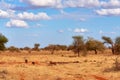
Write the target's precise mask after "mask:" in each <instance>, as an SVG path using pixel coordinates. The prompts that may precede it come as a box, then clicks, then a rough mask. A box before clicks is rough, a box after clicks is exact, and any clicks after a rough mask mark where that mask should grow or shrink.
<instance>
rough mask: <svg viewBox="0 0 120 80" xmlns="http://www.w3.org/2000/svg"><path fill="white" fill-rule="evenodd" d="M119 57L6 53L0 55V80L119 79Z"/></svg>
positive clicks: (57, 53)
mask: <svg viewBox="0 0 120 80" xmlns="http://www.w3.org/2000/svg"><path fill="white" fill-rule="evenodd" d="M81 54H82V53H81ZM118 56H119V55H112V53H111V52H110V51H109V50H107V51H105V52H103V53H99V54H97V55H95V54H93V52H89V53H88V55H87V56H82V55H81V56H80V57H76V56H75V54H74V53H72V52H71V51H57V52H55V54H53V55H51V54H50V52H49V51H33V52H32V53H28V52H27V51H21V52H9V51H5V52H1V53H0V80H120V71H119V70H115V60H116V57H118Z"/></svg>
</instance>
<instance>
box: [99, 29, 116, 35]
mask: <svg viewBox="0 0 120 80" xmlns="http://www.w3.org/2000/svg"><path fill="white" fill-rule="evenodd" d="M99 34H101V35H102V34H116V32H113V31H112V32H104V31H102V30H100V31H99Z"/></svg>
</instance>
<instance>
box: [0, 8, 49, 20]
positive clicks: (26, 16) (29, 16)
mask: <svg viewBox="0 0 120 80" xmlns="http://www.w3.org/2000/svg"><path fill="white" fill-rule="evenodd" d="M0 18H12V19H21V20H49V19H51V17H50V16H48V15H47V13H45V12H39V13H37V14H34V13H32V12H31V13H28V12H23V13H18V14H15V11H14V10H7V11H5V10H0Z"/></svg>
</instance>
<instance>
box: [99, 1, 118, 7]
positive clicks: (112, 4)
mask: <svg viewBox="0 0 120 80" xmlns="http://www.w3.org/2000/svg"><path fill="white" fill-rule="evenodd" d="M101 6H102V7H106V8H118V7H120V0H109V1H108V2H105V1H101Z"/></svg>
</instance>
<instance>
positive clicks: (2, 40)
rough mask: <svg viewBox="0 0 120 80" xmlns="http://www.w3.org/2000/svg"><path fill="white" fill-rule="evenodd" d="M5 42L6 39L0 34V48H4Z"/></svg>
mask: <svg viewBox="0 0 120 80" xmlns="http://www.w3.org/2000/svg"><path fill="white" fill-rule="evenodd" d="M7 42H8V39H7V38H6V37H5V36H4V35H2V34H0V50H4V49H5V43H7Z"/></svg>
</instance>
